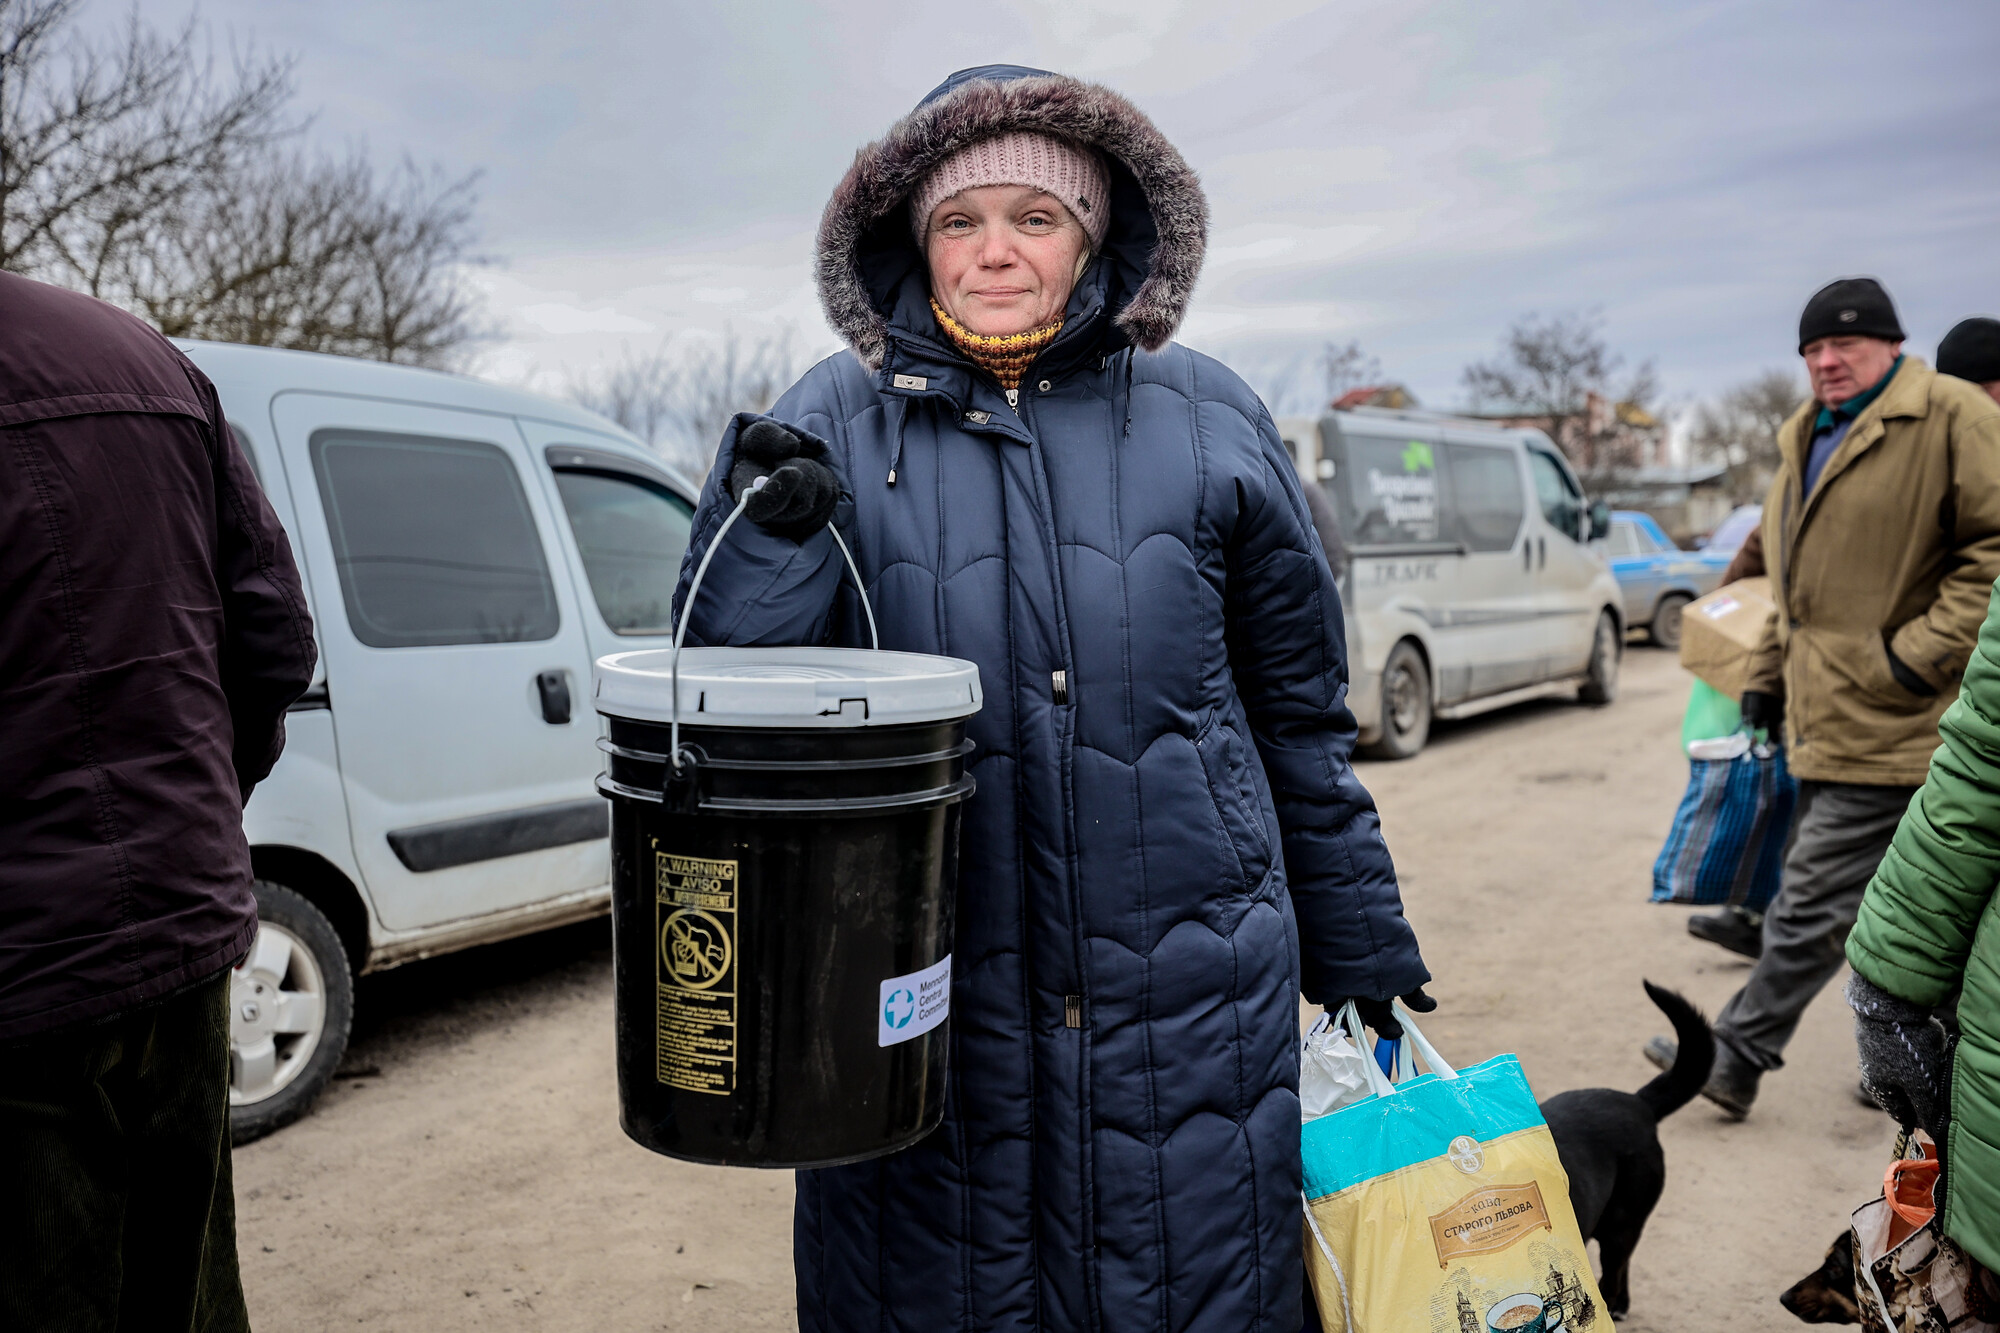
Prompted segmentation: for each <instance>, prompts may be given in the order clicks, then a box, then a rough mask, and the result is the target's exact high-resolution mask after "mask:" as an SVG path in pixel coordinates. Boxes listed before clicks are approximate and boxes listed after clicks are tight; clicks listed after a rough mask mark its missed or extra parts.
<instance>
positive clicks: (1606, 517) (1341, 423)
mask: <svg viewBox="0 0 2000 1333" xmlns="http://www.w3.org/2000/svg"><path fill="white" fill-rule="evenodd" d="M1279 431H1280V433H1281V434H1282V435H1284V437H1285V439H1286V443H1287V445H1288V447H1289V449H1290V451H1291V453H1292V455H1293V458H1294V460H1295V462H1296V463H1297V464H1298V467H1299V471H1300V473H1301V474H1302V475H1304V476H1309V477H1312V478H1314V479H1316V480H1317V481H1318V482H1319V484H1320V485H1321V486H1322V487H1323V488H1324V489H1325V491H1326V493H1327V497H1328V498H1329V499H1330V500H1331V501H1332V502H1333V507H1334V511H1335V513H1336V514H1337V515H1338V516H1339V520H1340V529H1341V534H1342V539H1343V544H1344V546H1345V548H1346V559H1347V568H1346V571H1345V574H1344V576H1343V578H1342V581H1341V597H1342V600H1343V602H1344V603H1345V607H1346V613H1347V655H1348V667H1349V674H1350V676H1351V683H1350V686H1349V696H1348V701H1349V706H1350V707H1351V708H1352V709H1353V712H1354V716H1355V718H1356V720H1357V722H1358V723H1359V726H1360V742H1361V746H1362V753H1363V754H1365V755H1367V756H1368V757H1371V758H1384V759H1403V758H1407V757H1408V756H1410V755H1413V754H1415V753H1416V752H1417V751H1418V750H1420V749H1422V748H1423V744H1424V741H1425V739H1426V738H1427V737H1428V736H1429V734H1430V726H1431V719H1433V718H1457V717H1469V716H1471V715H1472V714H1475V713H1481V712H1485V711H1487V710H1488V709H1492V708H1499V707H1502V706H1504V705H1506V704H1511V703H1516V702H1519V701H1521V700H1524V699H1531V698H1536V697H1540V696H1542V695H1547V694H1552V693H1557V692H1569V691H1573V692H1574V693H1575V694H1576V696H1577V697H1578V698H1579V699H1581V700H1583V701H1584V702H1585V703H1592V704H1605V703H1609V702H1611V700H1612V699H1613V698H1614V697H1615V696H1616V694H1617V691H1618V667H1619V661H1620V656H1621V652H1622V649H1623V645H1624V639H1625V626H1624V621H1623V613H1622V610H1621V607H1622V602H1621V600H1620V598H1619V593H1618V583H1617V580H1616V579H1614V578H1613V577H1612V574H1611V569H1610V566H1609V565H1608V563H1607V562H1606V559H1605V557H1604V555H1603V552H1602V549H1601V542H1599V544H1598V545H1595V546H1594V545H1593V542H1594V541H1597V540H1598V539H1600V538H1602V537H1603V536H1604V535H1605V533H1606V532H1608V531H1609V529H1610V514H1609V512H1608V510H1606V508H1605V506H1604V505H1602V504H1597V505H1590V504H1588V503H1586V501H1585V500H1584V495H1583V487H1582V486H1580V485H1579V484H1578V483H1577V479H1576V474H1575V473H1574V472H1572V471H1571V470H1570V466H1569V463H1568V462H1567V461H1566V460H1565V459H1564V458H1563V456H1562V452H1561V451H1560V450H1558V449H1557V448H1556V447H1555V445H1553V444H1551V443H1550V442H1549V439H1548V437H1547V436H1546V435H1544V434H1542V433H1541V432H1540V431H1535V430H1520V429H1512V428H1501V427H1496V426H1492V425H1489V424H1487V423H1485V422H1480V421H1470V420H1466V419H1464V418H1458V417H1450V416H1444V415H1441V414H1438V413H1433V412H1420V411H1414V410H1392V409H1386V408H1369V407H1360V408H1354V409H1351V410H1342V411H1334V412H1329V413H1327V414H1326V415H1325V416H1323V417H1321V418H1320V419H1319V420H1318V421H1312V420H1309V419H1299V418H1290V419H1287V420H1285V421H1283V422H1280V423H1279Z"/></svg>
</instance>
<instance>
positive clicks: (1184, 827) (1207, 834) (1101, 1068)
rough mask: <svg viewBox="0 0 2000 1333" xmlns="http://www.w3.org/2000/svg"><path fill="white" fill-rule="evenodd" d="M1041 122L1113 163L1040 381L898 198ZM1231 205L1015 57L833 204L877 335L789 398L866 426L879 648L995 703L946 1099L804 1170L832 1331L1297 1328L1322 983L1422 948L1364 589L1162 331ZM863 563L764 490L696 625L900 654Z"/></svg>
mask: <svg viewBox="0 0 2000 1333" xmlns="http://www.w3.org/2000/svg"><path fill="white" fill-rule="evenodd" d="M1008 129H1036V130H1041V131H1043V132H1048V133H1057V134H1063V135H1066V136H1068V137H1070V138H1072V139H1077V140H1081V141H1083V142H1086V143H1089V144H1092V145H1094V146H1095V147H1097V148H1099V149H1100V150H1101V151H1103V152H1104V153H1105V154H1106V156H1107V158H1108V159H1109V160H1110V161H1111V163H1112V168H1113V175H1114V178H1115V182H1116V183H1115V185H1114V190H1113V200H1112V204H1113V210H1114V211H1113V222H1112V225H1111V232H1110V236H1109V238H1108V240H1107V242H1106V246H1105V249H1104V251H1103V252H1102V253H1101V254H1100V256H1099V257H1098V259H1096V260H1095V261H1093V263H1092V264H1091V266H1090V268H1089V269H1088V270H1087V271H1086V273H1085V274H1084V277H1083V279H1082V281H1081V282H1080V284H1079V286H1078V289H1077V291H1076V292H1075V294H1074V296H1073V297H1072V299H1071V301H1070V304H1069V308H1068V314H1067V320H1066V323H1065V325H1064V327H1063V331H1062V333H1061V335H1060V336H1059V337H1058V338H1057V340H1056V341H1055V343H1054V345H1053V346H1051V347H1049V348H1048V349H1047V350H1046V351H1044V352H1043V354H1042V355H1041V358H1040V359H1039V360H1038V361H1037V362H1036V363H1035V365H1034V367H1033V368H1032V369H1031V370H1030V371H1029V372H1028V376H1027V378H1026V380H1025V381H1024V382H1023V384H1022V392H1021V402H1020V408H1019V411H1018V413H1017V412H1016V411H1014V410H1011V409H1010V408H1009V407H1008V403H1007V399H1006V397H1005V395H1004V394H1003V393H1002V392H1001V390H1000V389H999V387H998V386H997V384H996V383H995V382H994V381H993V380H991V379H990V378H988V377H986V376H985V375H984V374H983V373H981V372H979V371H976V370H975V369H974V368H973V367H972V366H971V364H970V363H968V362H967V361H966V360H965V359H964V358H963V357H962V356H961V355H960V354H959V353H958V352H957V351H956V350H955V349H954V348H953V347H952V345H951V344H950V343H949V342H948V341H947V340H946V339H945V337H944V336H943V334H942V333H941V332H940V331H939V330H938V328H937V326H936V323H935V322H934V320H933V318H932V316H931V314H930V311H929V308H928V306H927V305H926V301H925V296H926V286H925V282H924V274H923V266H922V263H921V260H920V259H919V257H918V255H917V251H916V249H915V245H914V242H913V241H912V240H911V239H910V233H909V224H908V221H907V215H906V213H905V212H904V209H903V206H902V202H901V201H902V199H903V197H904V196H905V195H907V193H908V191H909V189H910V188H911V187H912V186H913V185H914V184H915V183H916V181H918V180H920V179H921V178H922V176H923V175H924V173H925V172H926V171H927V170H928V169H929V167H930V166H932V165H934V164H935V163H936V162H937V161H938V160H939V158H940V157H942V156H944V155H945V154H947V153H949V152H950V151H952V150H953V149H954V148H956V147H957V146H959V145H961V144H963V143H965V142H967V141H968V140H969V139H972V138H977V137H984V136H985V135H986V134H988V133H993V132H998V131H1002V130H1008ZM1205 225H1206V218H1205V209H1204V207H1203V204H1202V200H1201V195H1200V191H1199V187H1198V186H1197V185H1196V184H1195V182H1194V178H1193V175H1192V173H1191V172H1189V171H1188V169H1187V167H1186V165H1185V164H1184V163H1183V162H1182V161H1181V159H1180V157H1179V155H1178V154H1176V153H1175V152H1174V150H1173V149H1172V148H1171V147H1170V146H1169V145H1167V144H1166V142H1165V141H1164V139H1162V138H1161V137H1160V135H1159V134H1158V131H1157V130H1155V129H1154V128H1153V127H1152V125H1151V124H1150V123H1149V122H1147V121H1146V120H1145V118H1144V117H1142V116H1141V115H1140V114H1139V113H1138V112H1137V111H1136V110H1134V109H1133V108H1132V107H1131V106H1130V105H1129V104H1128V103H1126V102H1125V101H1124V100H1123V99H1121V98H1118V97H1117V96H1116V95H1115V94H1111V93H1109V92H1107V91H1105V90H1104V89H1101V88H1096V87H1093V86H1091V85H1086V84H1082V83H1078V82H1076V81H1074V80H1071V79H1067V78H1058V77H1055V76H1039V75H1034V74H1033V72H1031V71H1017V70H1012V69H1009V68H998V69H995V68H990V67H989V68H988V69H986V70H982V71H969V72H968V73H967V74H966V75H961V76H954V79H953V81H952V82H950V83H948V84H946V85H945V87H943V88H941V89H939V90H938V92H936V93H934V94H932V96H931V98H930V99H928V100H927V101H926V102H925V104H924V105H922V106H920V107H919V108H918V110H917V111H916V112H914V113H912V115H911V116H910V117H909V118H907V119H906V120H904V121H903V122H901V123H900V124H899V125H898V126H897V127H896V128H895V129H894V130H893V131H892V132H891V134H890V135H889V136H888V137H887V138H885V139H884V140H883V141H882V142H880V143H878V144H875V145H872V146H871V147H870V148H868V149H865V150H864V151H863V152H862V154H861V155H860V157H859V158H858V159H857V161H856V163H855V166H854V168H853V170H852V171H851V172H850V173H849V175H848V176H847V178H846V179H845V180H844V181H843V182H842V185H841V187H840V189H839V191H838V193H836V195H835V197H834V200H833V203H832V205H831V206H830V207H829V209H828V214H827V219H826V222H825V224H824V225H823V227H822V231H821V238H820V250H821V253H820V281H821V290H822V296H823V298H824V300H825V303H826V306H827V309H828V313H829V315H830V316H831V317H832V318H833V321H834V324H835V327H836V328H838V329H839V330H840V331H841V332H842V333H843V334H844V335H845V336H846V337H847V338H848V339H849V341H850V342H851V343H852V344H853V345H854V348H855V352H854V353H853V354H849V353H846V352H843V353H841V354H839V355H837V356H834V357H832V358H830V359H829V360H827V361H824V362H822V363H820V364H819V365H818V366H816V367H815V368H814V369H813V370H811V371H810V372H808V373H807V375H806V376H805V378H804V379H803V380H801V381H800V382H799V383H798V384H797V385H796V386H795V387H794V388H793V389H792V390H791V391H790V392H789V393H787V394H786V395H785V396H784V397H783V398H782V399H780V400H779V402H778V403H777V405H776V406H775V407H774V408H773V409H772V412H771V415H772V416H773V417H775V418H777V419H778V420H780V421H783V422H786V423H788V424H790V425H791V426H793V427H794V428H796V429H798V430H801V431H804V432H807V433H809V434H811V435H814V436H816V437H818V438H819V439H821V440H823V441H825V442H826V443H827V444H828V445H829V447H830V449H831V451H832V455H833V458H834V460H835V462H836V466H837V468H838V470H839V471H840V472H841V474H842V479H843V482H844V484H845V486H846V488H847V490H848V491H849V492H851V501H845V500H844V501H843V503H842V506H841V510H840V516H839V519H838V521H839V523H840V525H841V529H842V532H843V533H844V535H845V536H846V537H847V539H848V541H849V543H850V545H851V546H852V547H853V550H854V552H855V555H856V558H857V559H858V561H859V563H860V567H861V572H862V576H863V578H864V579H865V580H866V582H867V585H868V590H869V595H870V597H871V598H872V599H873V602H874V607H875V614H876V616H877V617H878V618H879V620H880V625H881V635H882V646H883V647H885V648H894V649H902V650H907V651H912V652H922V653H943V654H948V655H951V656H954V657H962V658H969V659H971V660H972V661H974V662H976V663H978V665H979V670H980V677H981V680H982V682H983V684H984V688H985V695H986V704H985V707H984V709H983V710H982V711H981V712H980V713H979V714H978V715H977V716H976V717H974V718H973V720H972V723H971V728H970V730H971V735H972V737H973V739H974V740H976V741H977V742H978V749H977V751H976V754H975V759H974V764H973V772H974V773H975V774H976V776H977V778H978V783H979V790H978V794H977V795H976V796H975V797H973V799H972V800H971V802H970V803H969V804H968V805H967V807H966V811H965V822H964V832H963V844H962V851H961V856H960V865H961V867H962V872H961V879H960V884H959V907H958V935H957V941H956V946H955V950H954V963H953V970H952V976H953V983H954V990H953V995H952V1018H951V1025H952V1044H951V1065H950V1076H949V1078H950V1081H949V1090H948V1093H947V1097H946V1109H945V1120H944V1124H943V1126H942V1127H941V1128H940V1129H938V1130H937V1132H935V1133H934V1134H932V1135H930V1136H929V1137H928V1138H927V1139H925V1140H924V1141H923V1142H921V1143H919V1144H918V1145H917V1146H915V1147H913V1148H910V1149H908V1150H906V1151H904V1152H901V1153H897V1154H895V1155H893V1156H889V1157H886V1158H881V1159H878V1160H875V1161H871V1162H864V1163H861V1164H858V1165H853V1166H844V1167H836V1168H831V1169H825V1170H818V1171H803V1172H800V1173H799V1177H798V1205H797V1220H796V1237H795V1240H796V1250H795V1259H796V1265H797V1272H798V1291H799V1324H800V1327H801V1329H802V1330H805V1333H835V1331H836V1330H838V1331H840V1333H846V1331H847V1330H864V1329H865V1330H869V1331H870V1333H878V1331H879V1330H908V1331H909V1333H940V1331H942V1330H973V1329H980V1330H1008V1331H1009V1333H1013V1331H1017V1330H1019V1331H1025V1330H1048V1331H1050V1333H1054V1331H1055V1330H1107V1331H1108V1333H1126V1331H1127V1330H1147V1329H1158V1330H1167V1329H1176V1330H1178V1329H1200V1330H1214V1331H1215V1333H1248V1331H1249V1330H1271V1331H1272V1333H1294V1330H1296V1329H1298V1327H1299V1324H1300V1296H1301V1289H1302V1268H1301V1262H1300V1210H1299V1103H1298V1095H1297V1086H1298V1009H1297V1005H1298V995H1299V992H1300V990H1301V988H1303V990H1304V993H1305V994H1306V996H1307V997H1308V998H1310V999H1313V1000H1316V1001H1321V1002H1324V1001H1328V1000H1335V999H1338V998H1340V997H1343V996H1349V995H1357V996H1368V997H1378V998H1379V997H1387V996H1390V995H1395V994H1402V993H1405V992H1407V991H1410V990H1412V989H1414V988H1415V987H1417V986H1418V985H1420V984H1421V983H1423V982H1424V981H1425V980H1426V979H1427V977H1428V973H1427V972H1426V971H1425V969H1424V965H1423V963H1422V962H1421V961H1420V959H1419V958H1418V955H1417V946H1416V940H1415V938H1414V936H1413V935H1412V933H1411V930H1410V927H1409V925H1408V924H1407V923H1406V922H1405V920H1404V918H1403V910H1402V903H1401V899H1400V897H1399V895H1398V892H1397V887H1396V878H1395V871H1394V868H1393V867H1392V866H1391V864H1390V860H1389V854H1388V851H1387V850H1386V849H1385V847H1384V846H1383V842H1382V834H1381V829H1380V827H1379V826H1378V824H1377V820H1376V814H1375V808H1374V803H1373V802H1372V801H1371V799H1370V798H1369V795H1368V793H1367V792H1366V791H1364V790H1363V789H1362V786H1361V784H1360V782H1359V781H1358V780H1357V779H1356V778H1355V775H1354V772H1353V770H1352V769H1351V768H1350V767H1349V766H1348V754H1349V751H1350V749H1351V748H1352V746H1353V742H1354V721H1353V718H1352V717H1351V716H1350V715H1349V713H1348V711H1347V708H1346V704H1345V701H1344V695H1345V689H1346V678H1347V672H1346V663H1345V659H1344V653H1343V644H1342V622H1341V609H1340V602H1339V599H1338V595H1337V594H1336V592H1335V589H1334V586H1333V583H1332V579H1331V577H1330V576H1329V574H1328V571H1327V567H1326V564H1325V562H1324V560H1323V558H1322V557H1321V555H1320V550H1319V545H1318V541H1317V538H1316V537H1315V536H1314V534H1313V528H1312V524H1311V520H1310V517H1309V515H1308V512H1307V509H1306V505H1305V502H1304V500H1303V499H1302V498H1301V496H1300V492H1299V486H1298V483H1297V480H1296V478H1295V477H1294V476H1293V473H1292V470H1291V466H1290V464H1289V462H1288V461H1287V459H1286V456H1285V451H1284V447H1283V445H1282V443H1281V442H1280V440H1279V438H1278V434H1277V431H1276V430H1275V429H1274V428H1273V426H1272V423H1271V418H1270V416H1269V414H1268V413H1267V412H1266V411H1265V409H1264V406H1263V405H1262V404H1261V403H1260V402H1259V401H1258V399H1257V397H1256V395H1255V394H1253V393H1252V392H1251V391H1250V390H1249V388H1247V387H1246V386H1245V385H1244V383H1243V381H1242V380H1240V379H1238V378H1237V377H1236V376H1235V375H1234V374H1232V373H1231V372H1230V371H1229V370H1228V369H1226V368H1225V367H1223V366H1221V365H1219V364H1218V363H1216V362H1215V361H1212V360H1210V359H1208V358H1207V357H1204V356H1201V355H1200V354H1198V353H1195V352H1191V351H1188V350H1187V349H1185V348H1183V347H1180V346H1178V345H1171V344H1168V343H1167V338H1168V336H1169V335H1170V334H1171V332H1172V329H1173V327H1174V326H1175V325H1176V324H1177V323H1178V321H1179V318H1180V313H1181V308H1182V306H1183V305H1184V304H1185V301H1186V296H1187V292H1188V290H1189V288H1191V286H1192V284H1193V279H1194V275H1195V273H1196V271H1197V270H1198V269H1199V265H1200V252H1201V244H1202V233H1203V230H1204V228H1205ZM1135 344H1137V346H1138V348H1140V349H1144V348H1148V347H1150V348H1154V349H1156V350H1152V351H1146V350H1135V347H1134V345H1135ZM739 420H740V421H747V420H750V418H741V419H739ZM734 441H735V432H734V431H733V430H732V431H731V433H730V435H729V437H728V438H727V439H725V440H724V442H723V445H722V452H721V456H720V458H719V459H718V461H717V464H716V466H715V469H714V471H713V473H712V474H711V476H710V480H709V485H708V490H707V492H706V493H705V494H704V495H703V497H702V503H701V509H700V512H699V514H698V515H697V517H696V523H695V542H694V544H693V547H692V549H690V551H689V553H688V568H690V569H691V568H692V566H693V563H694V562H695V560H697V559H698V558H699V557H700V554H701V552H702V551H703V550H704V549H705V548H706V546H707V544H708V542H709V540H710V538H711V537H712V535H713V533H714V532H715V530H716V528H717V527H718V526H719V524H720V522H721V520H722V518H723V517H724V516H725V515H726V513H727V511H728V509H729V507H730V504H729V499H728V496H727V493H726V491H724V490H721V489H719V487H720V486H721V484H722V479H724V478H727V477H728V475H729V470H730V467H731V464H732V462H733V461H734V459H733V452H732V450H733V446H734ZM843 572H844V566H843V563H842V561H841V558H840V555H839V553H838V551H837V550H836V548H835V547H834V544H833V542H832V539H831V538H830V536H828V534H826V533H825V532H821V533H819V534H817V535H816V536H814V537H812V538H810V539H808V540H807V541H805V542H804V543H803V544H800V543H794V542H792V541H790V540H789V539H786V538H781V537H775V536H773V535H771V534H769V533H767V532H764V531H763V530H762V529H759V528H757V527H756V526H755V525H754V524H751V523H748V522H743V523H738V524H737V525H736V526H735V527H734V528H733V529H731V531H730V533H729V535H728V536H727V538H726V539H725V541H724V543H723V546H722V548H721V549H720V550H719V551H718V552H717V554H716V558H715V561H714V563H713V566H712V567H711V569H710V570H709V573H708V576H707V581H706V582H705V583H704V585H703V588H702V595H701V597H700V599H699V602H698V604H697V605H696V606H695V607H694V608H693V611H692V615H693V619H692V621H691V623H690V639H691V640H692V641H698V642H704V643H736V644H792V643H838V644H846V645H856V646H859V645H865V644H866V643H867V637H866V630H865V628H864V626H863V624H862V622H861V612H860V608H859V603H858V602H857V601H856V600H855V599H854V597H853V596H852V594H851V591H850V590H849V589H848V587H847V586H845V585H844V584H843V582H842V574H843ZM685 586H686V575H685V573H684V575H683V595H684V594H685ZM1066 1010H1069V1012H1072V1013H1075V1014H1077V1016H1078V1018H1079V1023H1078V1025H1075V1026H1072V1025H1071V1023H1070V1021H1069V1020H1068V1018H1067V1017H1066Z"/></svg>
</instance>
